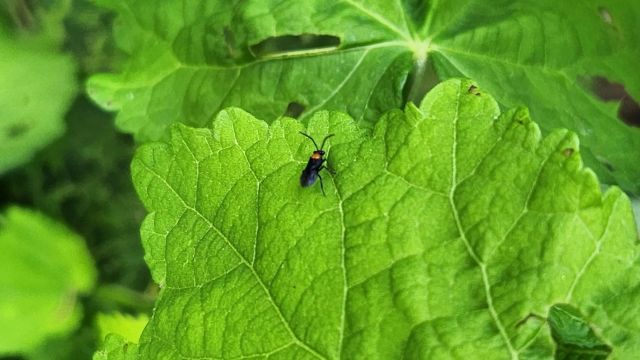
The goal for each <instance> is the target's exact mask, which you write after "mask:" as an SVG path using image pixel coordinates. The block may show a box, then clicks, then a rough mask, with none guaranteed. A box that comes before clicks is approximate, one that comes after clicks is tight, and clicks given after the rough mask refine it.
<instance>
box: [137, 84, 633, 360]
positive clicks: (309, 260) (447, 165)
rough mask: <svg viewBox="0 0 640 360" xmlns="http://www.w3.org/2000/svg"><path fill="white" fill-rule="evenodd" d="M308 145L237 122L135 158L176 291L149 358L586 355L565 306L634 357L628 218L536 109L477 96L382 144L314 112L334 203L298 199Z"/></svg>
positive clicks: (283, 131) (397, 114) (423, 114)
mask: <svg viewBox="0 0 640 360" xmlns="http://www.w3.org/2000/svg"><path fill="white" fill-rule="evenodd" d="M301 130H304V129H303V126H302V125H301V124H300V123H299V122H297V121H295V120H292V119H288V118H284V119H280V120H277V121H274V122H273V123H272V124H271V125H267V124H266V123H265V122H263V121H260V120H257V119H255V118H254V117H252V116H251V115H249V114H248V113H246V112H244V111H242V110H239V109H233V108H232V109H227V110H225V111H222V112H221V113H220V114H219V115H218V116H217V117H216V119H215V121H214V122H213V124H212V125H211V127H210V128H198V129H196V128H191V127H187V126H184V125H177V126H174V127H172V132H171V138H170V141H169V142H166V143H162V142H161V143H151V144H148V145H144V146H142V147H141V148H140V149H139V151H138V153H137V155H136V156H135V158H134V161H133V164H132V171H133V177H134V183H135V185H136V188H137V191H138V192H139V195H140V197H141V199H142V200H143V202H144V204H145V206H146V208H147V209H148V211H149V214H148V216H147V218H146V220H145V221H144V224H143V226H142V237H143V242H144V245H145V248H146V252H147V254H146V260H147V262H148V264H149V266H150V268H151V270H152V274H153V276H154V279H155V280H156V281H157V282H158V283H160V284H161V287H162V290H161V294H160V298H159V300H158V302H157V304H156V309H155V311H154V314H153V316H152V318H151V319H150V322H149V324H148V325H147V327H146V328H145V330H144V332H143V334H142V336H141V339H140V344H139V356H141V357H142V358H153V359H160V358H244V357H254V358H270V357H274V358H296V359H305V358H321V359H337V358H345V359H347V358H349V359H350V358H367V359H393V358H422V359H447V358H487V359H507V358H511V359H527V358H536V359H540V358H552V357H553V355H554V352H555V349H556V345H555V343H554V339H556V341H561V342H562V344H564V343H565V342H566V343H567V344H574V343H576V340H575V336H574V335H573V334H574V333H576V331H575V330H572V328H571V326H573V325H571V326H569V327H563V328H562V329H568V330H566V331H564V330H563V331H556V333H554V334H555V335H554V334H552V327H551V326H550V325H549V323H547V322H546V321H545V320H544V319H545V318H546V317H552V316H555V317H556V318H554V319H552V320H554V321H555V322H554V324H559V323H560V321H561V320H562V319H560V320H558V318H557V316H559V315H557V314H556V315H554V314H553V313H552V309H558V308H559V307H560V308H562V309H568V308H569V307H570V308H571V309H576V312H579V313H580V314H582V315H581V319H583V320H581V322H579V321H577V320H576V321H574V322H573V323H572V324H577V325H575V327H576V328H577V327H582V328H584V327H585V326H586V327H588V328H591V329H593V333H590V332H588V331H586V332H585V331H582V330H580V331H582V332H581V333H583V334H587V335H589V336H591V337H590V338H588V339H583V342H585V343H588V344H596V343H597V342H596V341H595V340H594V339H595V338H594V337H597V338H601V339H602V341H603V343H604V344H606V345H607V346H608V347H610V349H611V351H612V353H611V354H612V358H619V359H634V358H637V356H638V355H639V354H640V341H638V339H640V320H638V319H640V316H638V315H639V313H640V306H638V304H637V302H635V299H637V298H638V296H639V295H640V271H639V270H640V269H639V268H640V262H639V253H638V242H637V233H636V231H635V226H634V222H633V215H632V212H631V206H630V203H629V200H628V199H627V198H626V197H625V196H624V195H623V193H622V192H621V191H620V190H619V189H617V188H610V189H609V190H608V191H607V192H606V193H605V194H604V195H602V194H601V192H600V188H599V184H598V181H597V179H596V177H595V176H594V174H593V173H592V172H591V171H590V170H588V169H583V168H582V163H581V159H580V150H579V146H578V140H577V136H576V135H575V134H573V133H571V132H568V131H565V130H558V131H554V132H552V133H551V134H550V135H549V136H547V137H545V138H541V136H540V131H539V129H538V127H537V126H536V124H535V123H533V122H532V121H531V120H530V118H529V115H528V112H527V111H526V110H525V109H513V110H509V111H506V112H504V113H501V112H500V109H499V107H498V104H497V103H496V101H495V100H494V99H493V98H492V97H491V96H489V95H488V94H487V93H485V92H484V91H482V90H481V89H479V88H478V87H477V85H476V84H473V83H471V82H470V81H466V80H450V81H447V82H444V83H442V84H440V85H438V86H437V87H436V88H435V89H433V90H432V91H431V92H430V93H429V94H428V95H427V97H426V98H425V100H424V101H423V103H422V105H421V106H420V108H417V107H415V106H414V105H412V104H409V105H408V106H407V107H406V109H405V111H404V112H403V111H399V110H396V111H391V112H389V113H388V114H386V115H385V116H383V117H382V118H381V119H380V120H379V121H378V122H377V123H376V126H375V128H374V129H373V130H372V131H371V132H370V133H369V132H368V131H366V130H361V129H360V128H358V127H357V126H356V125H355V122H354V121H353V120H351V119H350V118H349V117H348V116H346V115H343V114H340V113H329V112H319V113H318V114H316V115H315V116H314V117H312V118H311V119H310V120H309V124H308V127H307V131H308V133H309V134H311V135H312V136H314V137H316V138H321V137H323V136H324V135H326V134H328V133H335V134H336V136H335V137H333V138H331V140H330V141H329V142H330V144H329V145H327V146H326V148H327V149H328V154H327V158H328V159H329V165H330V166H331V167H333V168H334V169H335V171H336V174H335V175H331V174H329V173H327V172H324V171H323V172H322V173H321V175H322V176H323V179H324V186H325V190H326V191H327V196H326V197H325V196H322V194H321V192H320V189H318V185H317V184H316V185H315V186H314V187H311V188H301V187H300V186H299V182H298V177H299V175H300V172H301V170H302V169H303V168H304V166H305V164H306V161H307V159H308V157H309V155H310V153H311V151H312V150H313V149H314V148H313V145H312V144H311V142H310V141H308V139H306V138H304V137H302V136H300V134H298V131H301ZM574 318H575V319H577V317H574ZM583 323H584V324H583ZM556 328H558V327H557V326H556ZM554 331H555V330H554ZM572 331H573V332H572ZM558 334H559V335H558ZM552 335H553V336H552ZM554 336H555V338H554ZM572 336H573V338H571V337H572ZM585 336H586V335H585Z"/></svg>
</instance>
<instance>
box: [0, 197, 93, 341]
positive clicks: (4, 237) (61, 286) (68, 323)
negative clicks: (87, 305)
mask: <svg viewBox="0 0 640 360" xmlns="http://www.w3.org/2000/svg"><path fill="white" fill-rule="evenodd" d="M95 277H96V271H95V269H94V267H93V263H92V260H91V257H90V255H89V253H88V251H87V249H86V247H85V245H84V241H83V240H82V239H81V238H80V237H78V236H77V235H76V234H74V233H72V232H70V231H69V230H68V229H66V228H65V227H64V226H62V225H60V224H59V223H56V222H55V221H52V220H51V219H48V218H46V217H44V216H42V215H40V214H38V213H35V212H32V211H29V210H25V209H22V208H18V207H11V208H9V209H7V210H6V212H5V213H4V216H3V217H1V218H0V323H1V324H2V327H0V354H16V353H27V352H30V351H33V350H35V349H36V348H37V346H38V345H40V344H41V343H43V342H44V340H45V339H46V338H48V337H50V336H54V335H64V334H68V333H69V332H70V331H72V330H73V329H74V328H75V327H76V326H77V325H78V323H79V320H80V318H81V309H80V306H79V304H78V299H77V297H78V296H79V295H80V294H84V293H86V292H88V291H89V290H91V288H92V287H93V285H94V282H95Z"/></svg>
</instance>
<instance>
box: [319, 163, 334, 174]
mask: <svg viewBox="0 0 640 360" xmlns="http://www.w3.org/2000/svg"><path fill="white" fill-rule="evenodd" d="M325 161H327V160H324V159H323V160H322V162H323V163H325ZM326 164H327V165H321V166H320V167H319V168H318V171H320V170H322V169H327V171H328V172H329V173H330V174H331V175H335V173H336V171H335V170H333V168H332V167H331V166H329V163H326Z"/></svg>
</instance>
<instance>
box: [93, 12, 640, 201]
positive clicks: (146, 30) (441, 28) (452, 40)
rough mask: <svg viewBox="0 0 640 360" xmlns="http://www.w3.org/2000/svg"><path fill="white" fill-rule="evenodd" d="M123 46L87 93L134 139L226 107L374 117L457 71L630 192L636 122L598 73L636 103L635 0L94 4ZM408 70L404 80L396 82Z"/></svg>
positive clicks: (639, 137)
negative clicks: (601, 91) (107, 14)
mask: <svg viewBox="0 0 640 360" xmlns="http://www.w3.org/2000/svg"><path fill="white" fill-rule="evenodd" d="M100 2H101V3H103V4H104V5H105V6H108V7H110V8H113V9H115V10H116V11H117V12H118V14H119V22H118V26H117V27H116V30H115V33H116V37H117V41H118V43H119V45H120V47H121V48H122V49H123V50H124V51H126V52H127V53H129V55H130V58H129V61H128V62H127V66H126V67H125V69H124V70H123V71H122V72H121V73H120V74H117V75H105V74H103V75H96V76H94V77H93V78H92V79H91V80H90V82H89V87H88V89H89V93H90V94H91V96H92V97H93V99H94V100H95V101H97V102H98V103H99V104H101V105H102V106H103V107H104V108H105V109H111V110H119V114H118V118H117V123H118V125H119V127H120V128H121V129H123V130H124V131H127V132H131V133H134V134H135V135H136V137H137V138H138V139H140V140H143V141H146V140H149V139H159V138H161V137H162V136H163V135H165V129H167V128H168V127H169V126H170V125H171V124H173V123H176V122H182V123H185V124H188V125H193V126H198V127H201V126H205V125H206V124H207V123H208V122H209V120H210V119H211V117H212V116H213V115H214V114H216V113H217V112H218V111H220V110H221V109H223V108H225V107H227V106H238V107H241V108H243V109H245V110H247V111H249V112H250V113H253V114H255V115H256V116H258V117H259V118H262V119H265V120H267V121H268V122H271V121H272V120H274V119H276V118H278V117H279V116H280V115H282V114H285V113H298V112H300V111H302V110H303V112H302V113H301V115H300V118H301V119H307V118H308V116H309V115H311V114H312V113H313V112H314V111H316V110H321V109H329V110H340V111H344V112H347V113H348V114H349V115H350V116H351V117H353V118H354V119H356V120H357V122H358V123H360V124H368V123H373V122H375V121H376V120H377V119H378V118H379V116H380V115H381V114H382V113H384V112H385V111H387V110H390V109H393V108H398V107H401V106H402V105H403V104H405V103H406V100H407V97H409V98H411V99H414V100H415V99H417V100H419V99H420V95H421V91H420V90H421V88H422V87H424V86H425V81H426V80H425V79H426V78H428V77H429V73H430V72H434V71H435V73H437V75H438V77H439V78H440V79H446V78H449V77H452V76H460V75H464V76H465V77H469V78H473V79H476V80H477V81H478V83H479V84H480V86H482V87H483V88H485V89H487V90H488V91H490V92H492V93H493V94H495V95H496V97H497V99H498V101H499V102H500V103H501V104H503V105H506V106H507V107H512V106H515V105H527V106H529V107H530V109H531V111H532V114H533V116H534V117H535V118H536V119H538V121H539V122H540V124H541V126H542V128H543V129H544V130H546V131H551V130H552V129H555V128H558V127H563V128H568V129H571V130H573V131H575V132H577V133H578V134H579V135H580V136H581V139H582V141H583V156H584V157H585V160H586V161H587V163H588V164H589V165H590V166H592V167H594V169H595V170H596V171H597V173H598V174H600V175H601V176H602V177H603V178H604V179H605V180H606V181H607V182H611V181H614V179H615V181H616V182H618V183H619V184H620V185H622V186H623V187H624V188H625V189H628V190H630V191H634V192H636V193H640V181H639V180H638V179H640V167H639V166H638V165H637V164H638V163H640V130H639V129H637V128H634V127H631V126H629V125H627V124H625V123H624V122H623V121H622V120H621V119H619V118H618V116H617V114H616V110H617V106H618V104H617V102H616V101H613V102H611V101H609V102H606V101H605V100H602V99H601V98H600V97H598V95H597V94H595V93H594V91H596V90H597V89H593V87H594V86H596V84H597V83H598V81H599V79H604V80H606V81H609V82H611V83H619V84H621V85H623V86H624V87H625V88H626V92H627V94H628V95H630V96H631V97H633V98H635V99H640V72H638V71H637V59H638V58H639V57H640V47H638V46H637V44H638V42H639V41H640V30H639V28H638V26H637V23H636V20H637V19H638V18H639V17H640V3H638V2H633V1H626V0H606V1H595V0H588V1H580V2H578V3H576V2H560V3H559V2H557V1H552V0H521V1H511V0H494V1H489V2H487V1H479V0H478V1H476V0H455V1H430V2H420V1H386V0H385V1H383V0H378V1H368V2H362V1H358V0H341V1H330V2H327V1H325V0H304V1H300V0H296V1H293V0H285V1H281V0H274V1H271V0H270V1H264V0H249V1H239V0H234V1H228V0H217V1H198V0H191V1H173V2H162V3H158V2H157V1H154V0H143V1H140V0H102V1H100ZM409 73H411V74H412V77H411V81H409V84H411V88H406V86H405V83H406V80H407V76H408V74H409Z"/></svg>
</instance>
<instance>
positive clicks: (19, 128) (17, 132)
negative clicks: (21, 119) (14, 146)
mask: <svg viewBox="0 0 640 360" xmlns="http://www.w3.org/2000/svg"><path fill="white" fill-rule="evenodd" d="M6 131H7V137H8V138H17V137H20V136H22V135H24V134H25V133H26V132H27V131H29V125H28V124H25V123H17V124H12V125H10V126H9V127H8V128H7V130H6Z"/></svg>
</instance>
